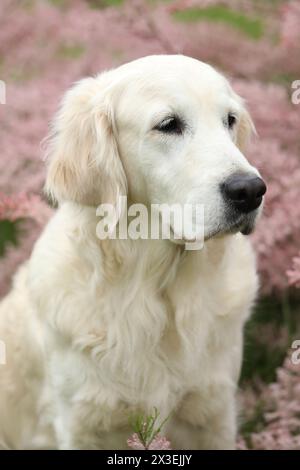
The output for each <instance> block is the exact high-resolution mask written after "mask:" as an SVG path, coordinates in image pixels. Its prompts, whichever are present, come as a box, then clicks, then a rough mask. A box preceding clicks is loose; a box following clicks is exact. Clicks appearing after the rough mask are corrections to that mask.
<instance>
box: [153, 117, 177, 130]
mask: <svg viewBox="0 0 300 470" xmlns="http://www.w3.org/2000/svg"><path fill="white" fill-rule="evenodd" d="M183 129H184V123H183V122H182V121H181V120H180V119H179V118H178V117H176V116H170V117H167V118H165V119H164V120H163V121H162V122H160V123H159V124H158V125H157V126H155V127H154V130H156V131H160V132H164V133H165V134H182V132H183Z"/></svg>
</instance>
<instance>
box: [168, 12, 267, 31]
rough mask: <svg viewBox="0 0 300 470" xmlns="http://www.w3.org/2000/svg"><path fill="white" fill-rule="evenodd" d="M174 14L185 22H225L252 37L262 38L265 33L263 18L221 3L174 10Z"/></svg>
mask: <svg viewBox="0 0 300 470" xmlns="http://www.w3.org/2000/svg"><path fill="white" fill-rule="evenodd" d="M173 16H174V18H175V19H176V20H178V21H185V22H195V21H211V22H220V23H225V24H227V25H229V26H231V27H233V28H236V29H237V30H239V31H241V32H242V33H244V34H245V35H247V36H249V37H250V38H252V39H260V38H261V37H262V35H263V33H264V26H263V22H262V20H261V19H259V18H250V17H248V16H246V15H244V14H243V13H240V12H238V11H234V10H231V9H229V8H226V7H225V6H221V5H219V6H211V7H207V8H188V9H186V10H183V11H176V12H174V13H173Z"/></svg>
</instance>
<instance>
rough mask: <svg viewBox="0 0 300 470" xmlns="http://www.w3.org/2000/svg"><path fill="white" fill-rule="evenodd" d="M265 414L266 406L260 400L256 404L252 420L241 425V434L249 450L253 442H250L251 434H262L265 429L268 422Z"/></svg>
mask: <svg viewBox="0 0 300 470" xmlns="http://www.w3.org/2000/svg"><path fill="white" fill-rule="evenodd" d="M264 412H265V405H264V403H263V402H262V401H261V400H259V401H258V402H257V403H256V406H255V408H254V410H253V413H252V415H251V418H249V419H248V420H247V421H245V422H242V423H241V426H240V433H241V435H242V436H243V438H244V439H245V441H246V443H247V446H248V447H249V448H251V440H250V436H251V434H252V433H256V432H260V431H262V430H263V429H264V427H265V424H266V422H265V419H264Z"/></svg>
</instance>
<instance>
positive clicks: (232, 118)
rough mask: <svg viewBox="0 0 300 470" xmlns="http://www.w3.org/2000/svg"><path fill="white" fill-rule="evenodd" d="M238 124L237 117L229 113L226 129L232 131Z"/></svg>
mask: <svg viewBox="0 0 300 470" xmlns="http://www.w3.org/2000/svg"><path fill="white" fill-rule="evenodd" d="M235 123H236V116H235V115H234V114H231V113H228V115H227V120H226V123H225V124H226V127H228V129H232V128H233V127H234V125H235Z"/></svg>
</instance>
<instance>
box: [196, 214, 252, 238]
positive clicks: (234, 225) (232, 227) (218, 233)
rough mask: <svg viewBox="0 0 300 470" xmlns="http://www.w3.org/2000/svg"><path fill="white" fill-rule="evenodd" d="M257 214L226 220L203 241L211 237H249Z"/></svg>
mask: <svg viewBox="0 0 300 470" xmlns="http://www.w3.org/2000/svg"><path fill="white" fill-rule="evenodd" d="M256 220H257V213H250V214H247V215H244V216H240V217H236V218H227V219H226V220H225V221H224V223H223V224H220V225H219V226H218V227H217V228H216V229H215V230H212V231H211V232H210V233H208V234H207V235H206V236H205V240H208V239H210V238H213V237H222V236H226V235H233V234H235V233H239V232H240V233H242V234H243V235H250V234H251V233H252V232H253V231H254V229H255V226H256Z"/></svg>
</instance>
